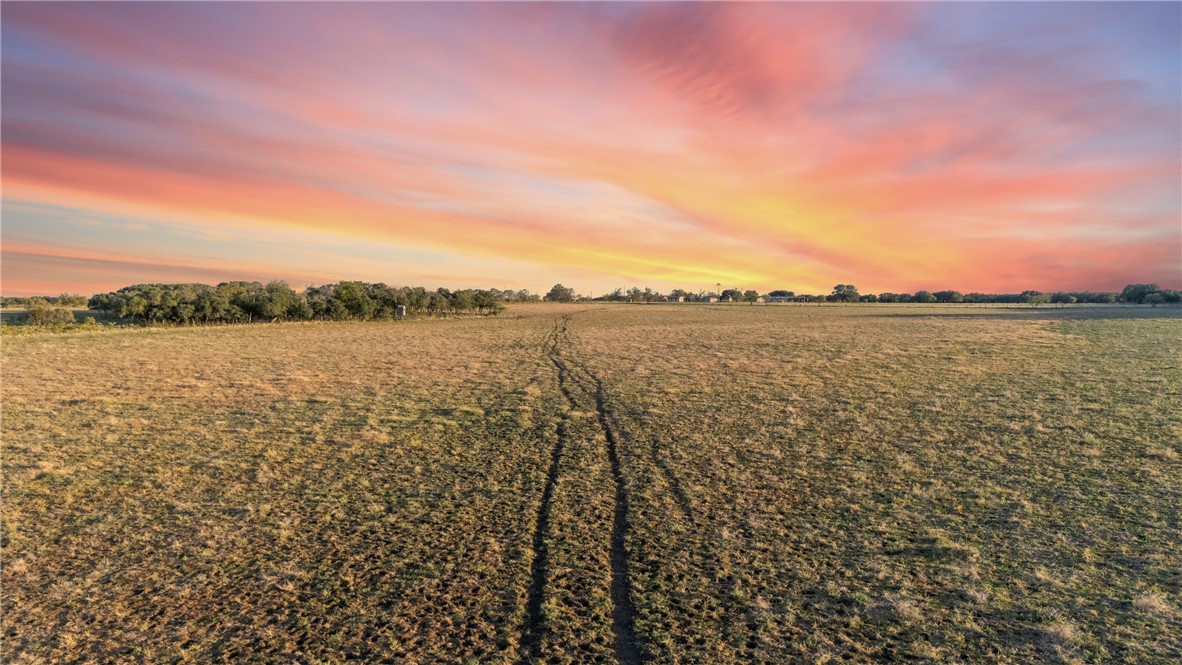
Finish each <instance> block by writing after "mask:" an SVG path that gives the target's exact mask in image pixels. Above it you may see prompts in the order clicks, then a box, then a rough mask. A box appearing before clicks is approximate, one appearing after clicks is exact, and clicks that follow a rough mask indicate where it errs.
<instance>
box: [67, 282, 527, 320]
mask: <svg viewBox="0 0 1182 665" xmlns="http://www.w3.org/2000/svg"><path fill="white" fill-rule="evenodd" d="M507 299H511V300H518V299H527V300H528V299H531V297H530V295H529V293H528V292H522V291H501V290H499V289H460V290H456V291H452V290H450V289H445V288H440V289H436V290H434V291H428V290H427V289H425V288H424V287H421V286H403V287H391V286H387V285H385V284H371V283H368V282H338V283H336V284H325V285H323V286H309V287H308V288H307V289H305V290H303V291H296V290H294V289H292V288H291V287H290V286H288V285H287V283H286V282H282V281H274V282H270V283H267V284H263V283H261V282H223V283H221V284H218V285H217V286H209V285H208V284H136V285H133V286H125V287H123V288H121V289H119V290H118V291H113V292H111V293H101V294H98V295H95V296H94V297H92V298H91V299H90V301H89V303H88V304H89V306H90V308H91V309H95V310H98V311H101V312H109V313H111V314H113V315H114V316H118V317H120V318H125V319H131V320H132V321H138V322H142V323H179V324H191V323H249V322H252V321H309V320H334V321H343V320H351V319H352V320H371V319H390V318H393V317H394V315H395V312H396V310H397V308H398V307H399V306H403V307H405V308H406V313H407V315H410V316H420V315H427V316H453V315H458V314H464V315H480V316H489V315H496V314H499V313H500V312H501V311H502V310H503V309H504V302H505V301H506V300H507Z"/></svg>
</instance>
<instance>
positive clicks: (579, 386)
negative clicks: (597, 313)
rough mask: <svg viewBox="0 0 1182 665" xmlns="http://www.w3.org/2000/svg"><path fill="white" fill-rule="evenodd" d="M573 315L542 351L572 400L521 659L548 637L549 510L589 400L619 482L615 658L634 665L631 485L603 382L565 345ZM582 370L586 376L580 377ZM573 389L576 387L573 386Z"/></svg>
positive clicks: (542, 524) (547, 494)
mask: <svg viewBox="0 0 1182 665" xmlns="http://www.w3.org/2000/svg"><path fill="white" fill-rule="evenodd" d="M570 321H571V315H569V314H568V315H565V316H562V317H561V318H559V319H557V320H556V321H555V322H554V326H553V328H552V329H551V331H550V333H549V334H548V335H547V336H546V338H545V340H544V342H543V345H542V346H543V352H544V353H545V354H546V356H547V358H548V359H549V360H550V362H551V364H553V365H554V369H555V372H556V373H557V381H558V388H559V390H560V391H561V392H562V395H563V397H565V398H566V401H567V407H568V408H567V410H566V413H564V414H563V416H562V418H561V420H560V421H559V424H558V432H557V434H558V440H557V442H556V443H555V446H554V448H553V450H552V451H551V457H550V469H549V472H548V474H547V477H546V484H545V486H544V488H543V490H542V501H541V506H540V507H539V509H538V518H537V526H536V528H535V531H534V538H533V550H534V563H533V566H532V571H531V580H530V588H529V593H528V597H527V602H526V620H525V630H524V635H523V638H522V642H521V651H522V653H521V659H522V660H521V662H523V663H529V662H534V661H536V660H540V659H541V658H542V637H543V636H544V635H545V632H546V626H545V617H544V615H543V611H542V604H543V601H544V600H545V596H546V593H547V589H546V583H547V579H548V577H549V570H548V556H547V554H548V552H547V540H548V539H549V537H550V511H551V503H552V501H553V495H554V488H555V485H556V484H557V481H558V476H559V474H560V472H561V458H562V451H563V447H564V446H565V443H566V438H567V425H568V422H569V419H570V414H571V413H573V412H578V411H589V409H588V408H586V406H585V405H586V403H587V402H593V403H594V407H595V413H596V420H597V422H598V424H599V428H600V430H601V431H602V432H603V436H604V440H605V441H606V444H607V457H608V464H609V466H610V468H611V476H612V481H613V484H614V486H615V492H614V507H613V514H612V531H611V538H610V542H611V552H610V557H609V559H610V562H611V600H612V612H611V616H612V631H613V634H614V644H613V648H614V651H615V655H616V660H617V661H618V662H620V663H622V664H623V665H635V664H638V663H643V662H644V661H645V658H644V651H643V649H642V648H641V646H640V642H639V640H638V639H637V636H636V607H635V603H634V602H633V599H632V582H631V576H630V574H629V560H628V549H627V540H626V537H627V533H628V500H629V495H628V485H627V482H626V480H625V478H624V474H623V470H622V468H621V464H620V450H619V449H620V437H619V436H618V435H617V432H616V429H617V428H616V427H615V426H613V424H612V416H611V414H610V412H609V411H608V409H607V407H606V404H605V399H604V388H603V382H602V381H601V380H600V379H599V378H598V377H597V376H595V374H593V373H592V372H591V371H590V370H588V369H587V368H586V367H584V366H582V365H576V364H575V363H574V362H573V361H572V359H571V358H570V356H569V355H567V354H564V353H563V347H564V346H569V337H568V335H567V329H568V327H569V325H570ZM577 374H581V375H582V377H577V376H576V375H577ZM572 387H573V388H575V389H574V390H572Z"/></svg>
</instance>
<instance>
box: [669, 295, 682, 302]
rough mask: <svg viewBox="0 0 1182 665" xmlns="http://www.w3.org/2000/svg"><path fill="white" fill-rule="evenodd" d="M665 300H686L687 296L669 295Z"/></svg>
mask: <svg viewBox="0 0 1182 665" xmlns="http://www.w3.org/2000/svg"><path fill="white" fill-rule="evenodd" d="M665 300H666V301H668V302H685V296H669V297H668V298H666V299H665Z"/></svg>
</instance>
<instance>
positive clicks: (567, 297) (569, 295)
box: [546, 284, 575, 302]
mask: <svg viewBox="0 0 1182 665" xmlns="http://www.w3.org/2000/svg"><path fill="white" fill-rule="evenodd" d="M574 299H575V290H574V289H572V288H570V287H566V286H563V285H562V284H555V285H554V286H553V287H551V288H550V291H549V292H547V293H546V300H549V301H550V302H571V301H572V300H574Z"/></svg>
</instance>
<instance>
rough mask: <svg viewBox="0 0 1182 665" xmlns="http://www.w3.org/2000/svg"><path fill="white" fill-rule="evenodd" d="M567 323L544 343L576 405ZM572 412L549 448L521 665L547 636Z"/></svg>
mask: <svg viewBox="0 0 1182 665" xmlns="http://www.w3.org/2000/svg"><path fill="white" fill-rule="evenodd" d="M565 327H566V323H565V320H563V321H562V324H561V328H560V325H559V321H555V322H554V327H553V328H551V330H550V332H549V334H547V336H546V339H545V340H544V341H543V342H542V349H543V352H544V353H545V354H546V357H547V358H548V359H549V360H550V362H551V363H553V365H554V369H555V370H556V371H557V372H558V389H559V390H561V391H562V394H563V395H564V396H565V397H566V398H567V401H568V402H570V403H571V404H572V405H573V403H574V402H573V398H572V397H571V394H570V389H569V388H568V387H567V385H566V382H567V376H568V371H567V368H566V365H565V364H564V363H563V361H562V359H561V358H560V357H559V351H558V344H559V340H560V337H561V334H562V333H561V332H560V330H562V331H565ZM569 418H570V414H569V411H568V412H567V413H564V414H563V415H562V418H561V419H560V420H559V421H558V425H557V431H556V439H555V442H554V446H553V448H551V449H550V468H549V469H548V470H547V472H546V482H545V484H544V485H543V487H542V499H541V502H540V504H539V505H538V516H537V521H536V523H535V526H534V535H533V542H532V547H533V563H532V564H531V565H530V582H529V591H528V593H527V595H526V603H525V626H524V628H523V630H522V639H521V657H520V660H519V662H520V663H523V664H524V663H531V662H535V661H537V660H540V659H541V657H542V636H543V635H544V634H545V630H546V622H545V617H544V616H543V613H542V601H543V600H544V599H545V594H546V582H547V580H548V579H549V576H550V570H549V550H548V547H547V544H546V543H547V541H548V540H549V539H550V511H551V506H552V505H553V502H554V487H555V485H557V484H558V472H559V468H560V466H561V463H562V451H563V448H564V447H565V446H566V439H567V421H568V420H569Z"/></svg>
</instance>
